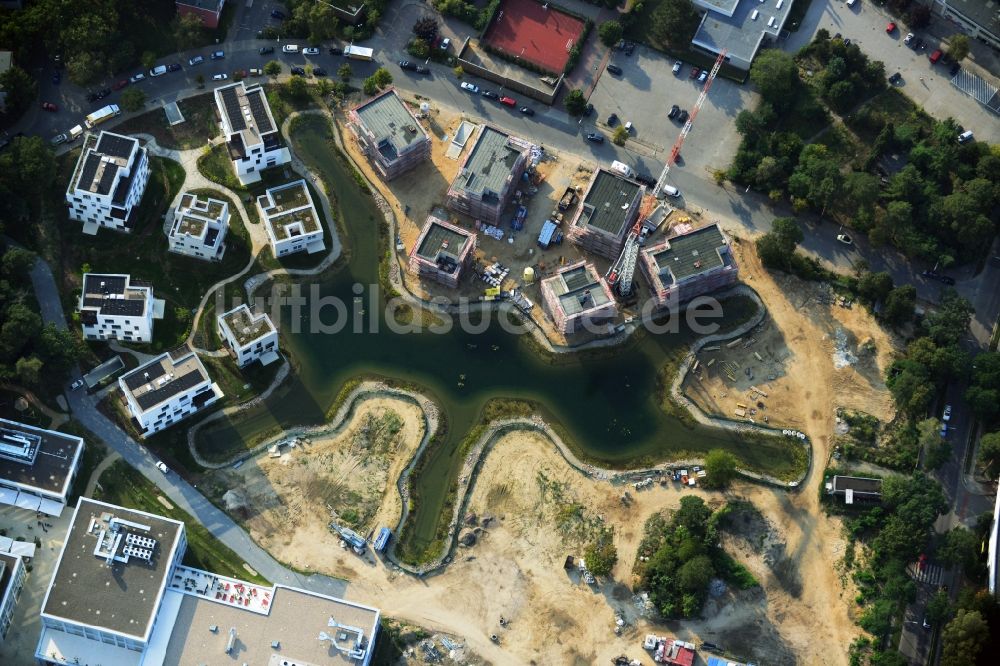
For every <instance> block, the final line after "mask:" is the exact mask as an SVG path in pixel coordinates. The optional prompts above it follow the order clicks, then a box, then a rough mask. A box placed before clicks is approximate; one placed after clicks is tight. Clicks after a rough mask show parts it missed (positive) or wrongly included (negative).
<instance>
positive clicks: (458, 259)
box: [410, 215, 476, 287]
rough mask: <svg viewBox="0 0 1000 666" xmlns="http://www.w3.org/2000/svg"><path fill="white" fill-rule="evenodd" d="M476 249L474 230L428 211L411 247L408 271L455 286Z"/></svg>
mask: <svg viewBox="0 0 1000 666" xmlns="http://www.w3.org/2000/svg"><path fill="white" fill-rule="evenodd" d="M475 249H476V235H475V234H474V233H472V232H471V231H467V230H465V229H462V228H461V227H456V226H455V225H454V224H451V223H449V222H445V221H444V220H442V219H440V218H438V217H435V216H434V215H431V216H430V217H428V218H427V221H426V222H425V223H424V228H423V229H422V230H421V232H420V235H419V236H418V237H417V242H415V243H414V244H413V249H412V250H410V271H411V272H412V273H414V274H416V275H419V276H420V277H423V278H428V279H431V280H434V281H435V282H440V283H441V284H443V285H446V286H449V287H457V286H458V282H459V280H460V279H461V277H462V271H463V270H464V269H465V268H466V267H467V266H468V265H469V263H470V262H471V261H472V256H473V253H474V251H475Z"/></svg>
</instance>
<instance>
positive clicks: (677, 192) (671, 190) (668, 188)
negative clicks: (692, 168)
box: [663, 185, 681, 199]
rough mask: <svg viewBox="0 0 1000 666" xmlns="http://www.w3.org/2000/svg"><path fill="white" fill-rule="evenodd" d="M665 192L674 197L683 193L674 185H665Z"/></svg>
mask: <svg viewBox="0 0 1000 666" xmlns="http://www.w3.org/2000/svg"><path fill="white" fill-rule="evenodd" d="M663 193H664V194H666V195H667V196H668V197H674V198H675V199H676V198H677V197H679V196H680V195H681V191H680V190H678V189H677V188H676V187H674V186H673V185H664V186H663Z"/></svg>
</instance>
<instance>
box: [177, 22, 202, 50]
mask: <svg viewBox="0 0 1000 666" xmlns="http://www.w3.org/2000/svg"><path fill="white" fill-rule="evenodd" d="M171 29H172V30H173V33H174V40H175V41H176V42H177V49H178V50H179V51H187V50H188V49H191V48H194V47H195V46H197V45H198V44H199V42H201V40H202V35H203V34H204V30H205V28H204V26H203V25H202V23H201V19H200V18H198V15H197V14H179V15H178V16H177V17H175V18H174V20H173V21H172V22H171Z"/></svg>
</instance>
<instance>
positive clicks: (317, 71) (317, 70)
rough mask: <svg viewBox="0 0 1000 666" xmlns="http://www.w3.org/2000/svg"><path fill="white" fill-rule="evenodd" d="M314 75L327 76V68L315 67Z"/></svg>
mask: <svg viewBox="0 0 1000 666" xmlns="http://www.w3.org/2000/svg"><path fill="white" fill-rule="evenodd" d="M313 76H326V70H325V69H323V68H322V67H313Z"/></svg>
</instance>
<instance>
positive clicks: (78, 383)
mask: <svg viewBox="0 0 1000 666" xmlns="http://www.w3.org/2000/svg"><path fill="white" fill-rule="evenodd" d="M81 386H83V380H82V379H78V380H76V381H75V382H73V383H72V384H70V385H69V390H70V391H75V390H77V389H78V388H80V387H81Z"/></svg>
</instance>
